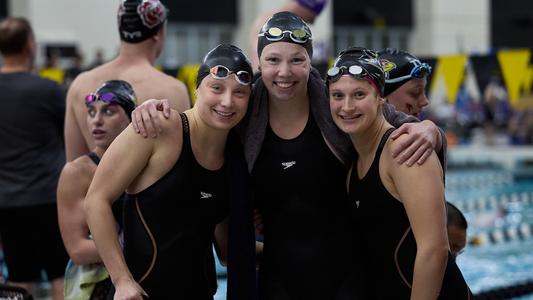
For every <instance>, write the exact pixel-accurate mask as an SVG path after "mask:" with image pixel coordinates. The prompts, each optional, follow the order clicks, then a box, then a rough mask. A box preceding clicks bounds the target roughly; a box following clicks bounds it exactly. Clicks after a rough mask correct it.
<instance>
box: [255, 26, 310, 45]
mask: <svg viewBox="0 0 533 300" xmlns="http://www.w3.org/2000/svg"><path fill="white" fill-rule="evenodd" d="M286 33H288V34H289V37H290V38H291V40H292V41H293V42H295V43H298V44H305V43H306V42H307V41H308V40H310V39H311V34H310V33H308V32H307V31H306V30H304V29H293V30H282V29H280V28H278V27H270V28H269V29H268V30H267V31H265V32H263V33H260V34H259V35H258V36H264V37H265V38H266V39H267V40H269V41H272V42H277V41H280V40H281V39H283V36H284V35H285V34H286Z"/></svg>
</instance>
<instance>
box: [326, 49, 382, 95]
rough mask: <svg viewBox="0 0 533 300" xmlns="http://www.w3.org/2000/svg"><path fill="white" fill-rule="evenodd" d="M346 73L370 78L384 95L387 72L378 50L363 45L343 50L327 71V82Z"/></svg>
mask: <svg viewBox="0 0 533 300" xmlns="http://www.w3.org/2000/svg"><path fill="white" fill-rule="evenodd" d="M344 74H348V75H352V76H354V77H356V78H361V79H363V78H366V79H369V80H370V81H371V82H372V83H373V85H374V87H375V88H376V89H377V91H378V93H379V94H380V96H383V91H384V86H385V73H384V72H383V68H382V66H381V64H380V62H379V60H378V55H377V53H376V52H374V51H372V50H370V49H366V48H362V47H350V48H347V49H345V50H343V51H341V53H340V54H339V56H337V59H335V63H334V64H333V67H332V68H330V69H329V70H328V72H327V83H328V84H329V82H330V81H336V80H338V78H339V77H340V76H342V75H344Z"/></svg>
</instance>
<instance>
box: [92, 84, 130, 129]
mask: <svg viewBox="0 0 533 300" xmlns="http://www.w3.org/2000/svg"><path fill="white" fill-rule="evenodd" d="M105 93H113V94H114V95H115V96H116V103H117V104H118V105H120V107H122V108H123V109H124V112H125V113H126V115H127V116H128V118H129V119H130V121H131V112H132V111H133V110H134V109H135V106H136V102H137V97H136V96H135V92H134V91H133V87H132V86H131V84H129V83H128V82H126V81H124V80H109V81H106V82H104V84H102V86H100V87H99V88H98V89H97V90H96V92H95V94H97V95H103V94H105ZM89 105H90V104H87V106H89Z"/></svg>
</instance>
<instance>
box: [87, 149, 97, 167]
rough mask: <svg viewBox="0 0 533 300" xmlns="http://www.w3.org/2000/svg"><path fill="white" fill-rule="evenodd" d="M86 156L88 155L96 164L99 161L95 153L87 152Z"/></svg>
mask: <svg viewBox="0 0 533 300" xmlns="http://www.w3.org/2000/svg"><path fill="white" fill-rule="evenodd" d="M87 156H89V158H90V159H91V160H92V161H93V162H94V164H95V165H97V166H98V164H99V163H100V157H98V155H97V154H96V153H94V152H89V153H87Z"/></svg>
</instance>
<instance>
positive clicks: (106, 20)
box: [9, 0, 490, 63]
mask: <svg viewBox="0 0 533 300" xmlns="http://www.w3.org/2000/svg"><path fill="white" fill-rule="evenodd" d="M9 1H10V2H9V4H10V6H9V7H10V9H11V12H10V14H11V15H19V16H25V17H27V18H29V19H30V21H31V22H32V24H33V26H34V29H35V33H36V37H37V40H38V42H41V43H47V42H70V43H76V44H78V45H79V48H80V49H81V50H82V54H83V55H84V58H85V63H90V61H91V60H92V59H93V57H94V52H95V51H96V49H98V48H102V49H103V50H104V54H105V57H106V59H110V58H112V57H114V56H115V54H116V51H117V50H118V45H119V38H118V32H117V24H116V13H117V8H118V3H119V2H120V0H9ZM168 1H184V0H168ZM285 1H287V0H239V1H238V5H239V15H238V22H239V24H238V25H237V29H236V31H235V40H234V43H235V44H237V45H239V46H241V47H242V48H243V49H247V48H248V43H247V39H248V31H249V28H250V25H251V24H252V22H253V20H254V18H255V16H257V15H258V14H260V13H262V12H265V11H270V10H272V9H274V8H276V7H279V6H281V5H282V4H283V3H284V2H285ZM357 1H359V0H357ZM413 1H414V7H415V13H414V16H415V22H414V24H415V26H414V28H413V34H412V38H411V42H410V47H409V48H410V49H409V50H410V51H412V52H414V53H415V54H418V55H440V54H450V53H458V52H467V53H471V52H484V51H487V49H488V48H489V47H490V15H489V13H490V7H489V5H490V3H489V0H413ZM333 2H334V0H331V1H329V2H328V4H327V6H326V8H325V10H324V11H323V12H322V14H321V15H320V16H319V17H318V18H317V20H316V21H315V24H314V25H313V26H312V27H311V28H312V30H313V34H314V38H315V39H314V42H315V45H318V44H320V43H322V44H324V45H326V46H329V45H331V41H332V25H331V24H332V16H331V15H332V5H333V4H334V3H333ZM178 46H179V45H178ZM317 50H318V49H317ZM330 55H333V53H330Z"/></svg>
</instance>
